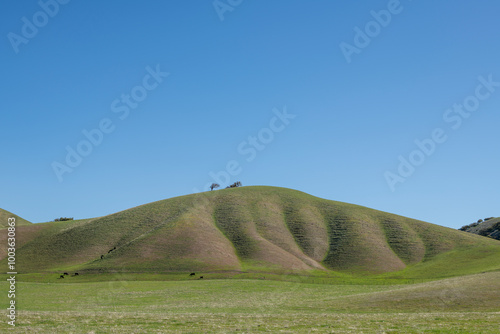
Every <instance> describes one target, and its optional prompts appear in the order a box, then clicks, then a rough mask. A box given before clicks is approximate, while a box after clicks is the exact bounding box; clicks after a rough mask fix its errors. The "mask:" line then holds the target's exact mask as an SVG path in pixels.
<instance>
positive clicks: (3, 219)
mask: <svg viewBox="0 0 500 334" xmlns="http://www.w3.org/2000/svg"><path fill="white" fill-rule="evenodd" d="M12 217H13V218H16V226H22V225H31V224H32V223H31V222H29V221H27V220H26V219H23V218H21V217H19V216H18V215H15V214H13V213H12V212H9V211H7V210H4V209H0V227H6V226H7V222H8V219H9V218H12Z"/></svg>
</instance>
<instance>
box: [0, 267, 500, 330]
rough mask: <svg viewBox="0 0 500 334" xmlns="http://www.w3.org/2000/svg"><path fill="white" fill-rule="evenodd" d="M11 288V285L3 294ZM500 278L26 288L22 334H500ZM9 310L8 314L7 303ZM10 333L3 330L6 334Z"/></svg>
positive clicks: (20, 302) (21, 293)
mask: <svg viewBox="0 0 500 334" xmlns="http://www.w3.org/2000/svg"><path fill="white" fill-rule="evenodd" d="M6 288H7V284H6V282H2V283H1V284H0V290H5V289H6ZM499 291H500V273H487V274H479V275H470V276H464V277H456V278H452V279H445V280H439V281H435V282H426V283H419V284H411V285H402V284H399V285H374V284H370V285H365V284H347V285H342V284H337V285H333V284H311V283H304V282H284V281H269V280H248V279H214V280H210V279H208V280H205V279H204V280H179V281H127V280H120V279H118V280H114V281H113V280H111V281H107V282H81V283H66V281H65V282H64V283H61V282H58V283H34V282H19V283H18V286H17V293H16V294H17V296H16V301H17V306H18V322H17V326H16V329H15V332H16V333H259V332H262V333H263V332H267V333H498V328H499V323H500V298H499V295H498V294H499ZM0 307H2V308H3V309H5V308H6V307H7V300H6V298H2V299H1V303H0ZM7 328H8V325H7V324H6V322H5V321H4V322H1V323H0V331H2V332H4V331H6V330H7Z"/></svg>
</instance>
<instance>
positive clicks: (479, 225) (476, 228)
mask: <svg viewBox="0 0 500 334" xmlns="http://www.w3.org/2000/svg"><path fill="white" fill-rule="evenodd" d="M460 230H461V231H465V232H469V233H474V234H478V235H482V236H485V237H490V238H493V239H496V240H500V218H493V217H491V218H485V219H484V220H483V219H480V220H479V221H477V222H476V223H472V224H469V225H465V226H462V227H461V228H460Z"/></svg>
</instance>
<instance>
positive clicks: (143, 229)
mask: <svg viewBox="0 0 500 334" xmlns="http://www.w3.org/2000/svg"><path fill="white" fill-rule="evenodd" d="M0 236H1V235H0ZM2 237H3V236H2ZM0 239H1V238H0ZM0 242H3V241H1V240H0ZM0 255H1V257H0V259H2V261H3V264H0V265H4V264H5V263H4V262H5V261H6V259H5V253H4V252H2V253H0ZM17 259H18V269H19V271H20V272H42V271H61V270H78V271H81V272H85V271H92V272H112V271H131V272H168V271H174V272H191V271H196V272H199V271H205V272H208V271H260V272H270V271H276V272H277V271H281V272H283V271H287V272H289V271H300V270H303V271H308V270H309V271H311V270H313V271H324V272H343V273H349V274H354V275H381V274H383V275H384V276H386V277H448V276H457V275H463V274H472V273H478V272H483V271H490V270H499V269H500V242H498V241H496V240H492V239H487V238H483V237H480V236H477V235H474V234H471V233H464V232H461V231H457V230H453V229H450V228H446V227H442V226H438V225H433V224H429V223H425V222H422V221H418V220H414V219H410V218H406V217H402V216H398V215H394V214H390V213H386V212H382V211H377V210H373V209H369V208H366V207H362V206H358V205H353V204H347V203H342V202H336V201H330V200H325V199H321V198H317V197H314V196H311V195H308V194H305V193H303V192H300V191H296V190H291V189H285V188H276V187H241V188H235V189H223V190H218V191H211V192H205V193H198V194H193V195H187V196H181V197H175V198H170V199H166V200H162V201H158V202H154V203H150V204H146V205H142V206H139V207H135V208H132V209H128V210H125V211H122V212H118V213H115V214H112V215H109V216H105V217H99V218H93V219H84V220H74V221H63V222H49V223H43V224H32V225H30V226H20V227H19V240H18V248H17ZM2 261H0V262H2Z"/></svg>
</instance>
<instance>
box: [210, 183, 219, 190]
mask: <svg viewBox="0 0 500 334" xmlns="http://www.w3.org/2000/svg"><path fill="white" fill-rule="evenodd" d="M219 187H220V185H219V184H218V183H212V185H211V186H210V191H212V190H214V189H215V188H219Z"/></svg>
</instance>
